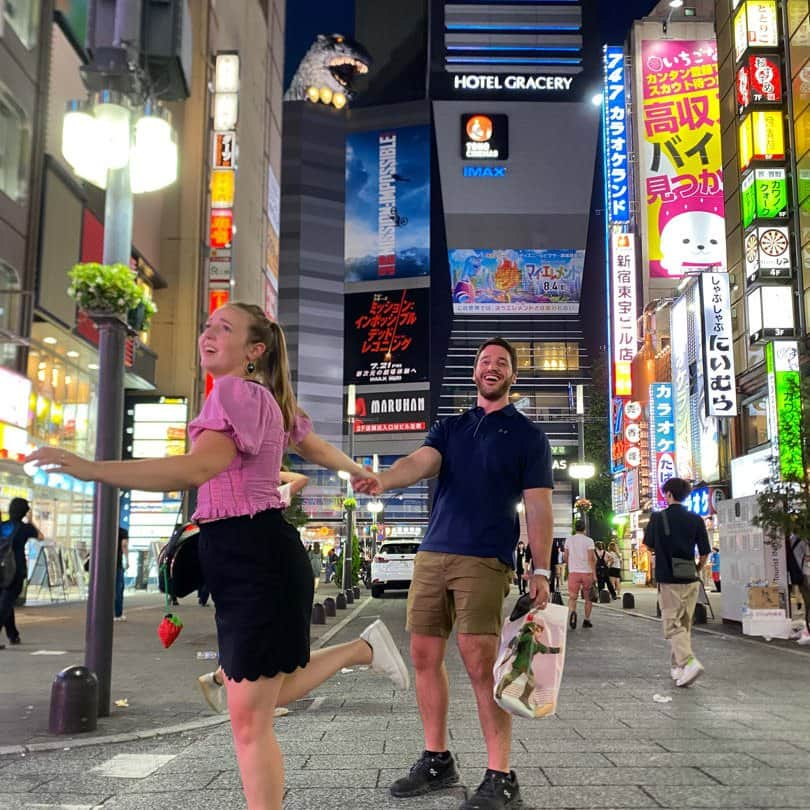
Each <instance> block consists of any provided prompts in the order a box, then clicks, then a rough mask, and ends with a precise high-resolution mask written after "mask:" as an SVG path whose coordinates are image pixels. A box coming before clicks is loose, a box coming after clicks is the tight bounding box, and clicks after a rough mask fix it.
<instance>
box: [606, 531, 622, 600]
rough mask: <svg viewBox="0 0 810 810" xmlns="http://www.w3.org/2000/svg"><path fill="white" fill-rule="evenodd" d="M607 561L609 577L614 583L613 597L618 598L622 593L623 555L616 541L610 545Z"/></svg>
mask: <svg viewBox="0 0 810 810" xmlns="http://www.w3.org/2000/svg"><path fill="white" fill-rule="evenodd" d="M607 561H608V577H609V581H610V582H611V584H612V585H613V598H614V599H618V598H619V596H621V593H622V557H621V554H619V547H618V546H617V545H616V543H615V542H611V543H610V544H609V545H608V550H607Z"/></svg>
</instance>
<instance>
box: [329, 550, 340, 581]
mask: <svg viewBox="0 0 810 810" xmlns="http://www.w3.org/2000/svg"><path fill="white" fill-rule="evenodd" d="M337 563H338V555H337V554H336V553H335V549H334V547H332V548H330V549H329V551H328V553H327V555H326V581H327V582H331V581H332V579H333V578H334V576H335V566H336V565H337Z"/></svg>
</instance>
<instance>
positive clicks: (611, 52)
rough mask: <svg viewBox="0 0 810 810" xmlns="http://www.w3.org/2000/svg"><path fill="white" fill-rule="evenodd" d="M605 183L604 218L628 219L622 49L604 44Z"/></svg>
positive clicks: (628, 198)
mask: <svg viewBox="0 0 810 810" xmlns="http://www.w3.org/2000/svg"><path fill="white" fill-rule="evenodd" d="M604 69H605V87H604V121H603V124H602V125H603V126H604V128H605V132H604V137H605V146H606V148H605V184H606V191H607V202H608V221H609V222H610V223H615V224H626V223H628V222H629V221H630V196H629V193H628V189H629V185H630V177H629V171H628V143H627V100H626V97H625V84H624V49H623V48H622V47H621V46H619V45H606V46H605V54H604Z"/></svg>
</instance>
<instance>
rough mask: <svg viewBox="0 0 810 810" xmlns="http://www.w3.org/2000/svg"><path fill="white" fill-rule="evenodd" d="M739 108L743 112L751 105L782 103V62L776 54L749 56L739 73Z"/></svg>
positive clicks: (737, 78)
mask: <svg viewBox="0 0 810 810" xmlns="http://www.w3.org/2000/svg"><path fill="white" fill-rule="evenodd" d="M735 85H736V90H737V107H738V109H739V111H740V112H743V111H744V110H745V109H746V108H747V107H748V106H749V105H750V104H761V103H763V102H780V101H782V73H781V61H780V59H779V56H777V55H776V54H757V55H754V56H749V57H748V59H747V61H746V62H745V64H744V65H743V66H742V67H741V68H740V69H739V70H738V71H737V76H736V80H735Z"/></svg>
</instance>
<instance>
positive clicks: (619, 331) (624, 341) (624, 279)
mask: <svg viewBox="0 0 810 810" xmlns="http://www.w3.org/2000/svg"><path fill="white" fill-rule="evenodd" d="M610 276H611V285H610V295H611V298H612V301H613V345H612V347H611V348H612V355H613V391H614V393H616V394H617V395H618V396H630V395H631V394H632V393H633V384H632V379H631V375H630V363H631V361H632V360H633V358H634V357H635V356H636V349H637V347H638V322H637V316H636V244H635V238H634V237H633V234H629V233H613V234H611V237H610Z"/></svg>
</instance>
